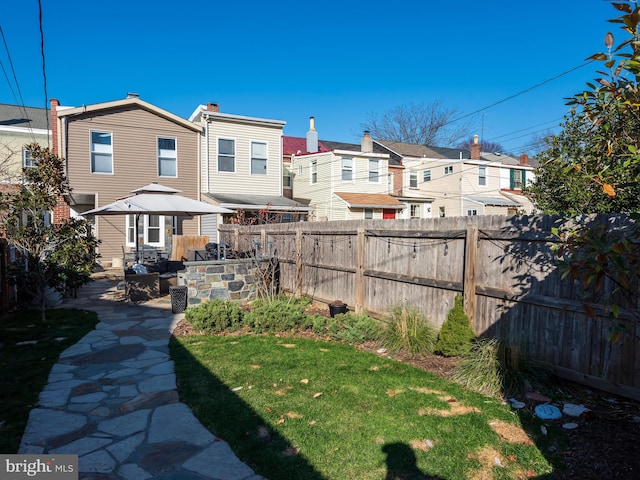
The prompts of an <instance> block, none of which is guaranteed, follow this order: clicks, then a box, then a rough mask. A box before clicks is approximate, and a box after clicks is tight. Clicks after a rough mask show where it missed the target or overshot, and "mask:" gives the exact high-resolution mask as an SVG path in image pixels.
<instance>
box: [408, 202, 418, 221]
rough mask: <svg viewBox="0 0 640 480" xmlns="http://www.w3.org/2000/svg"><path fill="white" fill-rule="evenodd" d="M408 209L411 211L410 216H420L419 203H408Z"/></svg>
mask: <svg viewBox="0 0 640 480" xmlns="http://www.w3.org/2000/svg"><path fill="white" fill-rule="evenodd" d="M409 211H410V213H411V218H416V217H420V204H419V203H412V204H410V205H409Z"/></svg>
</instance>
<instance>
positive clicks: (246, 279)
mask: <svg viewBox="0 0 640 480" xmlns="http://www.w3.org/2000/svg"><path fill="white" fill-rule="evenodd" d="M269 263H270V261H269V260H268V259H265V260H259V261H256V260H254V259H238V260H219V261H218V260H216V261H213V260H212V261H202V262H184V267H185V269H184V271H182V272H179V274H178V278H179V279H181V282H180V281H179V283H182V284H184V285H186V286H187V287H188V294H187V298H188V302H187V303H188V305H198V304H200V303H204V302H207V301H209V300H215V299H216V298H219V299H220V300H236V301H249V300H253V299H255V298H256V285H255V282H256V273H257V272H256V271H257V270H258V269H259V268H261V269H265V268H266V267H267V266H268V265H269Z"/></svg>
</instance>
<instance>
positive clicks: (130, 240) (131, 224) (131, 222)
mask: <svg viewBox="0 0 640 480" xmlns="http://www.w3.org/2000/svg"><path fill="white" fill-rule="evenodd" d="M135 244H136V216H135V215H127V245H135Z"/></svg>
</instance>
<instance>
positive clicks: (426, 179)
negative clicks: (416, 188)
mask: <svg viewBox="0 0 640 480" xmlns="http://www.w3.org/2000/svg"><path fill="white" fill-rule="evenodd" d="M422 181H423V182H430V181H431V170H424V171H423V172H422Z"/></svg>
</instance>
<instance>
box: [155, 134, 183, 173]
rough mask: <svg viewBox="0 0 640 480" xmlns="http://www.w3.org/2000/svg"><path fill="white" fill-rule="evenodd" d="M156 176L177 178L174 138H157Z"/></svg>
mask: <svg viewBox="0 0 640 480" xmlns="http://www.w3.org/2000/svg"><path fill="white" fill-rule="evenodd" d="M158 175H160V176H161V177H177V176H178V151H177V149H176V139H175V138H162V137H158Z"/></svg>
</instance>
